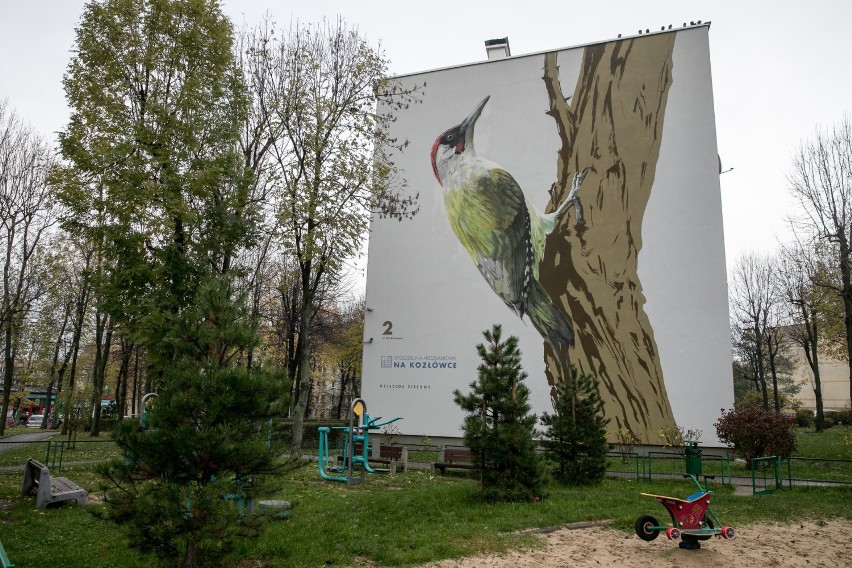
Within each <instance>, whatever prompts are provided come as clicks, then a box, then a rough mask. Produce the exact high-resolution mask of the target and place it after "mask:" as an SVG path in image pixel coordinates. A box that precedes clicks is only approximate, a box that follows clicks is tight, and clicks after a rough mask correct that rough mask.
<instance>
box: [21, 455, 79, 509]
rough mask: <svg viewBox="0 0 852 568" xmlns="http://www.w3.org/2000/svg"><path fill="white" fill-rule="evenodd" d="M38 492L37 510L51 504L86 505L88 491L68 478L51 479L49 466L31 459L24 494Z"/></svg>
mask: <svg viewBox="0 0 852 568" xmlns="http://www.w3.org/2000/svg"><path fill="white" fill-rule="evenodd" d="M33 489H35V490H36V509H44V508H45V507H47V506H48V505H49V504H51V503H61V502H63V501H74V502H76V503H77V504H78V505H85V504H86V495H87V494H86V490H85V489H83V488H82V487H80V486H79V485H77V484H76V483H74V482H73V481H71V480H70V479H68V478H66V477H53V478H52V477H51V476H50V470H49V469H47V466H46V465H44V464H42V463H40V462H37V461H36V460H34V459H32V458H30V459H28V460H27V465H26V468H25V469H24V486H23V489H22V492H23V494H24V495H29V494H30V493H31V492H32V491H33Z"/></svg>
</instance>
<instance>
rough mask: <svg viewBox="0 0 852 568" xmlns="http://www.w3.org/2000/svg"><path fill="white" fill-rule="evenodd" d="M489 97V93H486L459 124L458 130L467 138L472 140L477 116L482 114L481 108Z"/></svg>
mask: <svg viewBox="0 0 852 568" xmlns="http://www.w3.org/2000/svg"><path fill="white" fill-rule="evenodd" d="M490 98H491V95H488V96H487V97H485V98H484V99H482V101H481V102H480V103H479V104H478V105H476V108H475V109H473V112H471V113H470V114H469V115H467V118H465V119H464V120H463V121H462V123H461V124H459V130H460V131H461V132H462V134H464V136H465V138H467V139H469V140H473V127H474V125H475V124H476V120H477V119H478V118H479V115H480V114H482V109H484V108H485V103H487V102H488V99H490Z"/></svg>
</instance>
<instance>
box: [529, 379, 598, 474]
mask: <svg viewBox="0 0 852 568" xmlns="http://www.w3.org/2000/svg"><path fill="white" fill-rule="evenodd" d="M553 409H554V411H555V412H554V413H553V414H548V413H547V412H545V413H544V414H543V415H542V417H541V423H542V424H543V425H545V426H546V427H547V429H546V430H545V433H544V435H545V440H544V442H543V445H544V447H545V448H546V449H547V450H548V458H549V459H550V460H553V461H554V462H555V464H556V466H555V467H554V468H552V469H551V474H552V475H553V476H554V478H555V479H556V480H557V481H559V482H560V483H564V484H568V485H587V484H593V483H600V481H601V480H602V479H603V476H604V473H605V472H606V463H607V460H606V454H607V451H608V450H609V445H608V444H607V441H606V435H607V434H606V425H607V423H608V422H609V420H607V419H605V418H604V417H603V401H602V400H601V397H600V393H599V392H598V383H597V381H596V380H595V378H594V377H592V376H591V375H586V374H584V373H581V372H580V371H579V370H578V369H577V368H576V367H575V366H573V365H572V366H571V372H570V376H569V377H568V378H567V379H566V380H564V381H562V382H560V383H557V385H556V391H555V397H554V400H553Z"/></svg>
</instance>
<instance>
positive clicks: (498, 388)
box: [453, 325, 545, 501]
mask: <svg viewBox="0 0 852 568" xmlns="http://www.w3.org/2000/svg"><path fill="white" fill-rule="evenodd" d="M483 335H484V336H485V340H486V342H487V344H479V345H477V346H476V350H477V352H478V353H479V356H480V358H481V359H482V364H481V365H480V366H479V368H478V372H479V378H478V380H477V381H474V382H472V383H471V384H470V388H471V392H470V393H469V394H467V395H463V394H462V393H461V392H460V391H458V390H456V391H455V392H454V393H453V394H454V397H455V402H456V404H458V405H459V406H460V407H461V408H462V409H463V410H464V411H466V412H467V413H468V415H467V416H466V417H465V420H464V426H463V428H464V441H465V444H466V445H467V446H468V447H469V448H470V450H471V455H472V456H473V460H474V463H475V465H476V473H477V475H478V476H479V480H480V493H481V495H482V496H483V497H484V498H485V499H487V500H506V501H529V500H535V499H538V498H540V497H541V493H542V488H543V486H544V483H545V475H544V468H543V466H542V463H541V458H540V457H539V455H538V454H537V452H536V445H535V441H534V440H533V436H534V435H535V421H536V416H535V414H530V405H529V402H528V399H529V389H528V388H527V387H526V385H524V384H523V381H524V379H525V378H526V377H527V374H526V373H524V371H523V369H522V368H521V352H520V350H519V349H518V338H517V337H513V336H510V337H509V338H508V339H507V340H506V341H505V342H504V341H502V328H501V326H499V325H495V326H494V327H493V328H492V329H491V330H490V331H488V330H486V331H485V332H483Z"/></svg>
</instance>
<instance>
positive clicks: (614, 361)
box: [540, 34, 675, 443]
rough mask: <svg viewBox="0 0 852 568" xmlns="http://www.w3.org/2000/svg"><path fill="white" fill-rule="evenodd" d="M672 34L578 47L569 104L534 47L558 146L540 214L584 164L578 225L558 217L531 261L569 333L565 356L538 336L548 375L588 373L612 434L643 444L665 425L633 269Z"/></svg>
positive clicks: (663, 396)
mask: <svg viewBox="0 0 852 568" xmlns="http://www.w3.org/2000/svg"><path fill="white" fill-rule="evenodd" d="M674 40H675V34H659V35H657V36H653V37H644V38H639V39H631V40H623V41H617V42H612V43H607V44H600V45H595V46H590V47H587V48H586V50H585V53H584V57H583V63H582V71H581V74H580V77H579V79H578V82H577V85H576V88H575V90H574V94H573V96H572V97H571V98H570V103H569V102H568V100H566V99H565V96H564V94H563V90H562V87H561V84H560V80H559V69H558V67H557V61H556V57H557V56H556V54H555V53H549V54H546V55H545V64H544V77H543V79H544V82H545V85H546V88H547V93H548V96H549V99H550V110H549V112H548V114H549V115H550V116H552V117H553V118H554V120H555V121H556V125H557V129H558V133H559V136H560V139H561V143H562V146H561V148H560V149H559V151H558V153H557V181H556V183H554V185H553V187H552V188H551V200H550V203H549V204H548V208H547V209H548V211H553V210H554V209H555V208H556V206H557V204H559V203H561V202H562V201H563V200H564V199H566V197H567V196H568V194H569V192H570V190H571V184H572V181H573V176H574V174H575V173H577V172H580V171H582V170H583V169H585V168H590V170H589V173H588V175H587V177H586V179H585V181H584V182H583V184H582V186H581V190H580V192H579V196H578V197H580V198H581V199H582V208H581V207H580V204H579V203H575V207H576V208H577V211H576V212H575V213H581V212H582V214H583V217H584V220H583V221H584V222H578V221H576V220H575V217H573V216H571V215H567V214H566V215H564V216H563V217H562V219H560V220H559V224H558V225H557V228H556V230H555V231H554V232H553V233H551V234H550V236H549V237H548V239H547V242H546V247H545V253H544V257H543V260H542V263H541V266H540V275H541V276H540V280H541V282H542V284H543V285H544V287H545V289H546V290H547V291H548V293H549V294H550V296H551V298H553V299H554V303H555V305H556V306H557V307H558V308H559V309H561V310H562V311H563V312H564V313H565V314H566V315H567V316H568V319H569V321H571V322H572V327H573V330H574V333H575V344H574V345H573V347H571V349H570V350H569V352H568V353H566V354H557V353H554V351H553V349H552V348H551V347H550V345H549V344H547V343H546V344H545V346H544V350H545V353H544V360H545V364H546V368H547V371H546V372H547V379H548V382H549V383H550V384H551V385H552V384H555V382H556V381H560V380H565V379H567V378H568V377H569V376H570V369H569V366H570V365H572V364H573V365H574V366H576V367H577V368H578V369H579V371H580V372H582V373H587V374H590V375H592V376H594V377H596V378H597V379H598V381H599V384H600V387H601V395H602V398H603V402H604V413H605V415H606V416H607V417H609V418H611V421H610V430H611V432H616V431H618V429H620V428H623V429H625V430H628V431H630V432H632V433H633V434H634V435H636V436H637V437H638V438H639V439H641V440H643V441H645V442H648V443H654V442H656V441H658V440H659V431H660V430H661V429H662V428H665V427H672V426H674V425H675V422H674V418H673V416H672V410H671V406H670V404H669V400H668V395H667V393H666V388H665V383H664V382H663V375H662V369H661V367H660V361H659V354H658V352H657V346H656V343H655V341H654V332H653V329H652V327H651V324H650V321H649V320H648V317H647V315H646V314H645V311H644V307H643V306H644V303H645V297H644V295H643V293H642V285H641V282H640V281H639V278H638V275H637V262H638V254H639V251H640V250H641V247H642V216H643V214H644V210H645V206H646V204H647V201H648V198H649V196H650V192H651V187H652V185H653V182H654V177H655V172H656V162H657V158H658V156H659V149H660V143H661V136H662V131H663V119H664V115H665V105H666V100H667V97H668V91H669V87H670V85H671V81H672V79H671V68H672V49H673V46H674Z"/></svg>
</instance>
